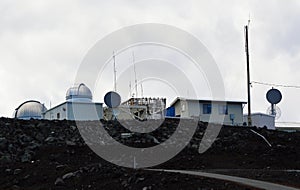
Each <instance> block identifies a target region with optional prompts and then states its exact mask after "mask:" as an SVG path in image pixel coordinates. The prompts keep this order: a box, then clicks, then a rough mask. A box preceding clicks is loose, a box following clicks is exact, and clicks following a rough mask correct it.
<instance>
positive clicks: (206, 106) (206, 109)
mask: <svg viewBox="0 0 300 190" xmlns="http://www.w3.org/2000/svg"><path fill="white" fill-rule="evenodd" d="M203 114H211V104H203Z"/></svg>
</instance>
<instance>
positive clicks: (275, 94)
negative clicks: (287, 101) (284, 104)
mask: <svg viewBox="0 0 300 190" xmlns="http://www.w3.org/2000/svg"><path fill="white" fill-rule="evenodd" d="M266 97H267V100H268V102H270V103H271V104H278V103H279V102H280V101H281V99H282V95H281V92H280V91H279V90H278V89H275V88H272V89H271V90H269V91H268V92H267V95H266Z"/></svg>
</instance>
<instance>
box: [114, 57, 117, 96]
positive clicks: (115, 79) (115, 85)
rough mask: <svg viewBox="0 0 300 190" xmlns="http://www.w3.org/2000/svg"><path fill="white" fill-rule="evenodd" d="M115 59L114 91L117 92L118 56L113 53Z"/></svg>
mask: <svg viewBox="0 0 300 190" xmlns="http://www.w3.org/2000/svg"><path fill="white" fill-rule="evenodd" d="M113 59H114V91H115V92H117V70H116V56H115V52H114V51H113Z"/></svg>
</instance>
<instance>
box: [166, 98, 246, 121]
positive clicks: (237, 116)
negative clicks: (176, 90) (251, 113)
mask: <svg viewBox="0 0 300 190" xmlns="http://www.w3.org/2000/svg"><path fill="white" fill-rule="evenodd" d="M244 104H246V102H242V101H216V100H198V99H185V98H179V97H178V98H176V99H175V100H174V101H173V102H172V103H171V105H170V107H174V109H175V114H174V115H173V116H175V117H182V118H199V120H200V121H203V122H210V123H219V119H220V118H222V117H223V118H224V121H223V122H222V124H225V125H242V124H243V106H244ZM169 116H170V115H169Z"/></svg>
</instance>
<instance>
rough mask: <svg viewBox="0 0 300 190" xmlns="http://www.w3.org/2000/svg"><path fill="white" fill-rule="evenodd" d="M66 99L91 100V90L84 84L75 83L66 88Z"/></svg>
mask: <svg viewBox="0 0 300 190" xmlns="http://www.w3.org/2000/svg"><path fill="white" fill-rule="evenodd" d="M66 100H67V101H76V102H91V101H92V100H93V95H92V92H91V90H90V89H89V88H88V87H87V86H85V84H83V83H81V84H75V85H74V86H72V87H71V88H69V89H68V91H67V94H66Z"/></svg>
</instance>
